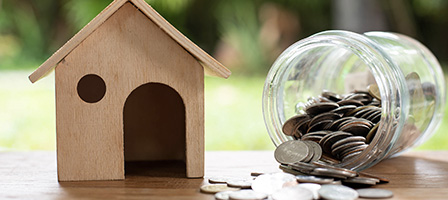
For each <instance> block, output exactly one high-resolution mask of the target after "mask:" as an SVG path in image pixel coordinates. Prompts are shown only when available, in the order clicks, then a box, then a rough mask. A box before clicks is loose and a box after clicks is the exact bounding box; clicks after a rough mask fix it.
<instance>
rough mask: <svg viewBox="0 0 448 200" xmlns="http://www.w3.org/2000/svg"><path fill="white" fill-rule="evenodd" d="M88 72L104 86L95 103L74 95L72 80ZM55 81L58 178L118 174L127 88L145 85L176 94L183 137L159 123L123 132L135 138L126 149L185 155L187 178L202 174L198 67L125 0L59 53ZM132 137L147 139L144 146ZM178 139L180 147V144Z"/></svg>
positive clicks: (176, 156)
mask: <svg viewBox="0 0 448 200" xmlns="http://www.w3.org/2000/svg"><path fill="white" fill-rule="evenodd" d="M87 74H96V75H98V76H100V77H102V79H103V80H104V82H105V84H106V94H105V96H104V97H103V99H102V100H100V101H99V102H97V103H86V102H84V101H82V100H81V99H80V97H79V96H78V94H77V91H76V87H77V83H78V81H79V80H80V79H81V78H82V77H83V76H84V75H87ZM55 79H56V80H55V83H56V132H57V152H58V173H59V179H60V180H61V181H68V180H114V179H123V178H124V160H125V158H124V153H123V151H124V149H123V144H124V142H123V130H125V129H124V126H123V124H124V123H126V122H125V121H124V119H123V112H124V111H123V110H124V106H125V102H126V100H127V99H128V96H129V95H130V94H131V92H132V91H134V90H135V89H136V88H138V87H139V86H141V85H144V84H147V83H161V84H164V85H167V86H169V87H171V88H172V89H174V90H175V91H176V92H177V93H178V94H179V95H180V97H181V98H182V100H183V103H184V107H185V116H184V119H185V134H180V133H179V132H177V133H173V132H170V130H171V129H168V128H164V127H167V126H168V125H167V124H168V123H169V122H167V123H166V124H163V123H162V124H160V125H159V126H161V127H159V128H155V129H153V130H152V132H147V133H146V135H145V133H144V132H142V131H141V130H143V128H142V126H140V127H137V129H139V130H137V131H132V130H131V131H130V130H129V129H128V130H127V131H130V132H129V133H128V132H125V133H124V134H131V135H132V136H130V137H138V138H135V139H130V140H129V142H128V144H127V145H126V146H129V147H131V146H134V145H138V148H139V151H140V152H143V153H144V152H153V151H152V150H154V149H159V150H158V151H157V152H153V154H148V155H146V158H147V159H150V160H153V159H157V160H160V159H164V160H166V159H179V158H182V159H183V158H184V157H185V162H186V167H187V169H186V176H188V177H202V176H203V171H204V170H203V169H204V157H203V156H204V153H203V152H204V70H203V67H202V66H201V65H200V64H199V62H198V61H197V60H196V59H195V58H194V57H193V56H192V55H191V54H189V53H188V52H186V51H185V50H184V48H183V47H182V46H180V45H179V44H178V43H177V42H176V41H174V40H173V39H172V38H171V37H170V36H168V35H167V34H166V33H165V32H164V31H163V30H161V29H160V28H159V27H158V26H157V25H156V24H154V23H153V22H152V21H151V20H148V18H147V17H146V15H144V14H143V13H142V12H140V10H138V9H137V8H136V7H134V5H132V4H131V3H129V2H128V3H125V4H124V5H123V6H122V7H121V8H120V9H119V10H118V11H117V12H115V13H114V14H113V15H111V16H110V17H109V19H107V20H106V21H104V23H103V24H102V25H101V26H100V27H98V28H97V29H96V30H95V31H94V32H93V33H92V34H91V35H90V36H89V37H88V38H86V39H85V40H84V41H82V43H80V44H79V46H78V47H77V48H75V49H74V50H73V51H72V52H71V53H70V54H69V55H68V56H67V57H65V58H64V60H63V61H62V62H60V63H59V64H58V67H57V68H56V76H55ZM147 96H148V95H146V97H147ZM143 97H145V95H143ZM146 97H145V98H146ZM147 98H149V97H147ZM141 105H143V104H141ZM147 106H155V107H157V106H163V105H147ZM166 111H167V112H170V110H166ZM157 114H160V113H154V114H153V115H157ZM173 114H174V113H173ZM131 115H132V114H131ZM181 118H182V117H181ZM148 119H150V118H148ZM165 119H166V118H165ZM174 119H175V118H174ZM171 125H174V126H176V125H178V124H171ZM145 130H149V129H147V128H146V129H145ZM182 130H183V129H182ZM182 130H181V131H182ZM125 131H126V130H125ZM154 134H156V136H155V135H154ZM126 137H127V138H128V139H129V138H130V137H128V135H127V136H126ZM179 137H184V138H179ZM139 141H147V142H148V143H147V144H146V146H145V145H142V144H139ZM183 141H185V143H186V144H185V145H179V142H183ZM139 151H137V150H135V149H134V150H131V151H130V154H128V156H130V157H131V158H132V157H134V159H131V160H136V159H135V158H139V159H140V158H143V157H142V156H141V155H136V152H139ZM137 160H138V159H137Z"/></svg>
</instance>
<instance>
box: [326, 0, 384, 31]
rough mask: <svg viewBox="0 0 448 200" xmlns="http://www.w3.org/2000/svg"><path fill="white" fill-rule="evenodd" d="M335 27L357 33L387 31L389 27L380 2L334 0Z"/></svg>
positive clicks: (373, 0)
mask: <svg viewBox="0 0 448 200" xmlns="http://www.w3.org/2000/svg"><path fill="white" fill-rule="evenodd" d="M332 3H333V5H332V7H333V26H334V28H335V29H342V30H349V31H353V32H357V33H364V32H367V31H374V30H375V31H387V30H388V29H389V28H388V25H387V22H386V17H385V13H384V11H383V9H382V8H381V4H380V1H377V0H333V1H332Z"/></svg>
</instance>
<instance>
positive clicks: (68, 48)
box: [29, 0, 231, 83]
mask: <svg viewBox="0 0 448 200" xmlns="http://www.w3.org/2000/svg"><path fill="white" fill-rule="evenodd" d="M127 2H132V3H133V4H134V5H135V6H137V8H138V9H139V10H141V12H143V13H144V14H145V15H146V16H147V17H148V18H149V19H151V20H152V21H153V22H154V23H156V25H157V26H158V27H160V28H161V29H162V30H163V31H164V32H165V33H166V34H168V35H169V36H170V37H172V38H173V39H174V40H175V41H176V42H178V44H180V45H181V46H182V47H183V48H185V49H186V50H187V51H189V52H190V53H191V54H192V55H193V56H194V57H195V58H196V59H198V61H199V62H200V63H201V64H202V65H203V66H204V69H205V71H206V73H207V74H208V75H211V76H218V77H222V78H228V77H229V76H230V74H231V72H230V70H228V69H227V68H226V67H224V66H223V65H222V64H221V63H220V62H218V61H217V60H215V59H214V58H213V57H211V56H210V55H208V54H207V53H206V52H205V51H204V50H202V49H201V48H199V47H198V46H197V45H196V44H194V43H193V42H191V41H190V40H189V39H188V38H187V37H185V36H184V35H183V34H182V33H180V32H179V31H178V30H177V29H176V28H174V27H173V26H172V25H171V24H170V23H169V22H168V21H166V20H165V19H164V18H163V17H162V16H161V15H159V14H158V13H157V12H156V11H155V10H154V9H152V8H151V6H149V5H148V4H147V3H146V2H145V1H144V0H114V1H113V2H112V3H111V4H110V5H109V6H108V7H106V8H105V9H104V10H103V11H102V12H101V13H100V14H98V15H97V16H96V17H95V18H94V19H93V20H92V21H91V22H89V24H87V25H86V26H85V27H84V28H83V29H81V30H80V31H79V32H78V33H77V34H76V35H75V36H74V37H73V38H71V39H70V40H69V41H68V42H67V43H65V44H64V45H63V46H62V47H61V48H60V49H59V50H58V51H56V52H55V53H54V54H53V55H52V56H51V57H50V58H48V59H47V60H46V61H45V62H44V63H43V64H42V65H41V66H39V68H37V69H36V70H35V71H34V72H33V73H32V74H31V75H30V76H29V79H30V81H31V82H32V83H34V82H36V81H38V80H39V79H41V78H42V77H45V75H47V74H48V73H50V72H51V71H52V70H53V69H54V68H55V67H56V66H57V64H58V63H60V62H61V61H62V60H63V59H64V58H65V57H66V56H67V55H68V54H70V53H71V52H72V51H73V50H74V49H75V48H77V47H78V46H79V45H80V44H81V43H82V42H83V41H84V40H85V39H86V38H88V37H89V36H90V34H92V33H93V32H95V31H96V29H98V28H99V27H100V26H101V25H102V24H103V23H104V22H105V21H106V20H107V19H108V18H109V17H110V16H112V15H113V14H114V13H115V12H116V11H117V10H118V9H120V8H121V7H122V5H124V4H125V3H127ZM141 36H142V37H143V36H145V35H144V33H142V35H141ZM117 39H118V40H120V39H124V38H117Z"/></svg>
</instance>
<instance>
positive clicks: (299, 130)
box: [294, 119, 311, 138]
mask: <svg viewBox="0 0 448 200" xmlns="http://www.w3.org/2000/svg"><path fill="white" fill-rule="evenodd" d="M310 121H311V119H306V120H303V121H301V122H300V123H298V124H297V125H296V127H295V128H294V130H295V132H294V135H295V136H296V137H297V138H301V137H302V136H303V135H304V134H306V131H307V130H308V124H309V122H310Z"/></svg>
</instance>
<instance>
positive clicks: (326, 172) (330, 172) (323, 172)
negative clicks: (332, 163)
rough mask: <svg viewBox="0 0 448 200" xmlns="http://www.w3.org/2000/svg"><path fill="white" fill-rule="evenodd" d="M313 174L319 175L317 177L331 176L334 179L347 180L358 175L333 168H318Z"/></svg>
mask: <svg viewBox="0 0 448 200" xmlns="http://www.w3.org/2000/svg"><path fill="white" fill-rule="evenodd" d="M311 174H313V175H317V176H329V177H334V178H343V179H344V178H347V177H355V176H356V175H355V174H353V173H349V172H346V171H342V170H337V169H331V168H320V167H319V168H316V169H314V170H313V171H312V172H311Z"/></svg>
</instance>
